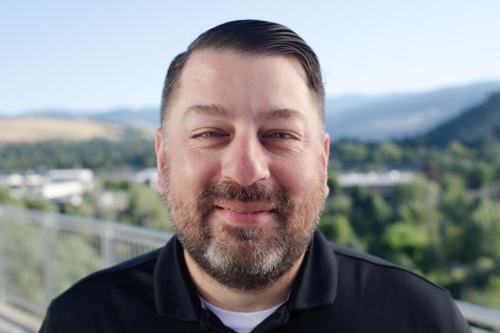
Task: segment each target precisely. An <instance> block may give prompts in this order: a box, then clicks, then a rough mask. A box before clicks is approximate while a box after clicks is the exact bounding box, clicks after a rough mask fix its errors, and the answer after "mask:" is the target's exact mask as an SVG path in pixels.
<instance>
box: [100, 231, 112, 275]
mask: <svg viewBox="0 0 500 333" xmlns="http://www.w3.org/2000/svg"><path fill="white" fill-rule="evenodd" d="M113 238H114V229H113V225H112V224H110V223H104V226H103V228H102V229H101V251H102V252H101V253H102V256H103V257H104V258H103V259H104V264H105V265H106V267H110V266H111V265H113V264H114V255H113Z"/></svg>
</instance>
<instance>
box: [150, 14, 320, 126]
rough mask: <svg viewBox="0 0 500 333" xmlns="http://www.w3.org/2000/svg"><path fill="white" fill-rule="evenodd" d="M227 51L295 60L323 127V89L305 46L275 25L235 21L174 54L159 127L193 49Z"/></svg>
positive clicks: (316, 65)
mask: <svg viewBox="0 0 500 333" xmlns="http://www.w3.org/2000/svg"><path fill="white" fill-rule="evenodd" d="M206 49H210V50H229V51H234V52H238V53H243V54H262V55H282V56H290V57H293V58H295V59H297V60H298V61H299V62H300V64H301V65H302V67H303V68H304V71H305V72H306V75H307V79H308V84H309V88H310V89H311V91H313V93H314V94H315V96H316V98H317V102H318V108H319V110H318V112H319V116H320V121H321V123H322V124H324V121H325V119H324V118H325V115H324V113H325V112H324V97H325V90H324V87H323V80H322V77H321V69H320V65H319V61H318V57H317V56H316V54H315V53H314V51H313V50H312V49H311V47H310V46H309V45H307V43H306V42H305V41H304V40H303V39H302V38H301V37H300V36H299V35H297V34H296V33H295V32H293V31H292V30H291V29H289V28H287V27H285V26H283V25H281V24H277V23H272V22H266V21H258V20H239V21H231V22H227V23H223V24H221V25H219V26H216V27H214V28H212V29H210V30H208V31H206V32H204V33H203V34H201V35H200V36H199V37H198V38H197V39H196V40H195V41H194V42H192V43H191V44H190V45H189V47H188V49H187V51H185V52H182V53H180V54H179V55H177V56H176V57H175V58H174V59H173V60H172V63H171V64H170V67H169V69H168V72H167V76H166V78H165V84H164V87H163V92H162V101H161V109H160V112H161V127H163V126H164V125H165V122H166V120H167V109H168V108H169V106H170V104H171V103H172V100H173V98H174V94H175V92H176V91H177V89H178V86H179V78H180V76H181V73H182V70H183V68H184V65H185V64H186V62H187V60H188V59H189V56H190V55H191V54H192V53H193V52H194V51H197V50H206Z"/></svg>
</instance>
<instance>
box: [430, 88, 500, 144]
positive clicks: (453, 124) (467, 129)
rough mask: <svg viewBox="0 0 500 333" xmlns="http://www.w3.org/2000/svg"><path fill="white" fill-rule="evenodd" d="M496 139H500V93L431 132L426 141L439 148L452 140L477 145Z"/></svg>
mask: <svg viewBox="0 0 500 333" xmlns="http://www.w3.org/2000/svg"><path fill="white" fill-rule="evenodd" d="M495 138H500V92H497V93H495V94H492V95H491V96H490V97H489V98H488V100H487V101H486V102H485V103H482V104H480V105H478V106H475V107H473V108H470V109H468V110H466V111H465V112H464V113H462V114H461V115H460V116H458V117H456V118H454V119H452V120H450V121H448V122H446V123H444V124H442V125H440V126H438V127H437V128H435V129H434V130H432V131H430V132H429V133H428V134H427V135H426V136H425V141H426V142H427V143H428V144H431V145H439V146H443V145H445V144H447V143H448V142H449V141H451V140H458V141H460V142H463V143H465V144H468V145H477V144H479V143H481V142H484V141H485V140H491V139H495Z"/></svg>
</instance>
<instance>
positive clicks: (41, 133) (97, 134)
mask: <svg viewBox="0 0 500 333" xmlns="http://www.w3.org/2000/svg"><path fill="white" fill-rule="evenodd" d="M123 133H124V128H123V127H121V126H119V125H116V124H111V123H104V122H97V121H93V120H89V119H54V118H46V117H34V116H29V117H20V118H0V143H8V142H40V141H48V140H55V139H62V140H69V141H85V140H90V139H94V138H104V139H109V140H117V139H119V138H120V137H121V136H122V135H123Z"/></svg>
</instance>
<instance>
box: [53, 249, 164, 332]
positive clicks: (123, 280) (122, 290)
mask: <svg viewBox="0 0 500 333" xmlns="http://www.w3.org/2000/svg"><path fill="white" fill-rule="evenodd" d="M160 251H161V249H158V250H155V251H152V252H149V253H146V254H144V255H141V256H139V257H136V258H133V259H131V260H127V261H125V262H123V263H121V264H119V265H116V266H113V267H110V268H107V269H103V270H101V271H98V272H95V273H93V274H91V275H89V276H87V277H85V278H83V279H82V280H80V281H78V282H77V283H75V284H74V285H73V286H72V287H70V288H69V289H68V290H66V291H65V292H63V293H62V294H61V295H59V296H58V297H56V298H55V299H54V300H53V301H52V303H51V305H50V307H49V309H48V311H47V316H46V319H45V321H46V322H52V324H55V325H57V326H60V327H64V326H65V324H64V322H65V321H68V322H73V323H74V322H79V321H80V319H81V318H92V316H99V315H105V314H106V313H107V312H110V311H111V312H113V311H117V310H118V311H119V310H124V309H118V308H117V307H119V306H128V304H134V303H135V302H139V304H145V303H151V301H152V298H153V297H154V296H153V295H154V293H153V272H154V268H155V265H156V262H157V259H158V256H159V253H160ZM125 297H126V298H127V299H124V298H125ZM145 299H148V300H147V301H146V302H145ZM141 300H142V301H141ZM153 303H154V302H153ZM127 310H130V309H127ZM44 325H48V324H47V323H44Z"/></svg>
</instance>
